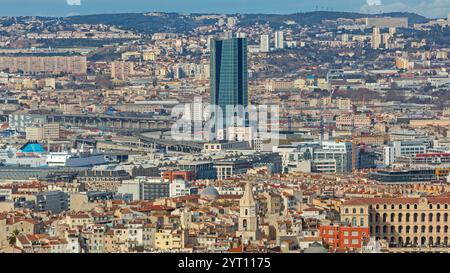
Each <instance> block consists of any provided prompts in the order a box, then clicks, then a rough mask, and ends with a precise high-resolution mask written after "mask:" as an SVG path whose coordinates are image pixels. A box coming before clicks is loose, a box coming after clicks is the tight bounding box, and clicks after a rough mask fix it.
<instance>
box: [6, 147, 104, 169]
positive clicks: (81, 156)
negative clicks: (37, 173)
mask: <svg viewBox="0 0 450 273" xmlns="http://www.w3.org/2000/svg"><path fill="white" fill-rule="evenodd" d="M107 163H108V160H107V159H106V157H105V155H103V154H101V153H98V152H97V151H96V150H94V149H90V150H85V149H83V148H82V149H80V150H76V149H72V150H70V151H62V152H50V153H49V152H47V151H46V150H45V149H44V148H43V147H42V145H41V144H39V143H34V142H29V143H27V144H25V145H24V146H23V147H22V148H20V149H16V148H14V147H7V148H5V149H1V150H0V166H16V167H29V168H46V167H50V168H52V167H69V168H70V167H92V166H97V165H102V164H107Z"/></svg>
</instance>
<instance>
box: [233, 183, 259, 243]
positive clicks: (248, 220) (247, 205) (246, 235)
mask: <svg viewBox="0 0 450 273" xmlns="http://www.w3.org/2000/svg"><path fill="white" fill-rule="evenodd" d="M239 210H240V212H239V227H238V231H237V236H238V237H241V238H242V239H243V240H247V241H252V240H258V239H259V238H260V230H259V223H258V214H257V205H256V201H255V198H254V197H253V190H252V185H251V184H250V182H247V183H246V185H245V192H244V195H243V196H242V198H241V200H240V201H239Z"/></svg>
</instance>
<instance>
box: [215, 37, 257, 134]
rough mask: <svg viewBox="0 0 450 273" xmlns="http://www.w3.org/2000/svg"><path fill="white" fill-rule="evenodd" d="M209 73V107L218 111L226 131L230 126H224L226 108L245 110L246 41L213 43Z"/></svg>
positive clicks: (235, 39) (227, 40)
mask: <svg viewBox="0 0 450 273" xmlns="http://www.w3.org/2000/svg"><path fill="white" fill-rule="evenodd" d="M210 69H211V71H210V72H211V82H210V88H211V90H210V91H211V93H210V103H211V105H212V106H218V107H220V109H221V111H222V115H223V128H226V127H228V126H231V125H233V124H227V123H228V119H229V118H230V117H229V116H228V115H230V114H232V113H227V112H226V110H227V107H230V106H233V107H236V106H242V107H243V108H246V107H247V106H248V64H247V39H246V38H232V39H226V40H215V41H214V42H213V43H212V49H211V64H210ZM216 116H217V115H216ZM216 122H220V121H217V120H216Z"/></svg>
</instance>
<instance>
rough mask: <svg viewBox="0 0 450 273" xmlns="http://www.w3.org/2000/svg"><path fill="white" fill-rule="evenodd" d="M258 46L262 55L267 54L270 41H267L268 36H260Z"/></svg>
mask: <svg viewBox="0 0 450 273" xmlns="http://www.w3.org/2000/svg"><path fill="white" fill-rule="evenodd" d="M260 40H261V41H260V44H259V51H260V52H262V53H267V52H269V51H270V39H269V35H267V34H263V35H261V39H260Z"/></svg>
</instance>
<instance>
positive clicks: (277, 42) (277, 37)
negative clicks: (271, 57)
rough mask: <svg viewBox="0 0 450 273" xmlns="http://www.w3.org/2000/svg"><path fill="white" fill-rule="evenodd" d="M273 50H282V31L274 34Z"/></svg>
mask: <svg viewBox="0 0 450 273" xmlns="http://www.w3.org/2000/svg"><path fill="white" fill-rule="evenodd" d="M275 48H277V49H283V48H284V32H283V31H282V30H280V31H276V32H275Z"/></svg>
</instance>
